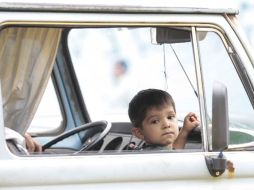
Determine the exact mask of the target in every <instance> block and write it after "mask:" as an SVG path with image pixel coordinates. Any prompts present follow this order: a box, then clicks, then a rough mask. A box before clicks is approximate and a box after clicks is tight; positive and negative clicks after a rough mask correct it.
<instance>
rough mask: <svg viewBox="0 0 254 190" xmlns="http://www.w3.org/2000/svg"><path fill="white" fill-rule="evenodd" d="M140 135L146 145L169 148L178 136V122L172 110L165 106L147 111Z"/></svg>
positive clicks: (170, 107) (169, 106)
mask: <svg viewBox="0 0 254 190" xmlns="http://www.w3.org/2000/svg"><path fill="white" fill-rule="evenodd" d="M140 134H141V138H143V139H144V140H145V142H146V143H147V144H154V145H162V146H168V147H169V148H171V147H172V144H173V142H174V141H175V139H176V137H177V136H178V122H177V118H176V113H175V111H174V108H173V107H172V106H171V105H168V104H166V105H163V106H160V107H152V108H151V109H149V110H147V113H146V117H145V119H144V120H143V122H142V128H141V129H140Z"/></svg>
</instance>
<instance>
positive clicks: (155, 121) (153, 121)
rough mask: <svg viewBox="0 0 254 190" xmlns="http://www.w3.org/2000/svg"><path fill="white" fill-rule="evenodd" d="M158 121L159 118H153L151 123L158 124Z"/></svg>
mask: <svg viewBox="0 0 254 190" xmlns="http://www.w3.org/2000/svg"><path fill="white" fill-rule="evenodd" d="M157 123H159V120H158V119H155V120H151V124H157Z"/></svg>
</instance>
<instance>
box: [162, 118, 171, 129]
mask: <svg viewBox="0 0 254 190" xmlns="http://www.w3.org/2000/svg"><path fill="white" fill-rule="evenodd" d="M163 127H164V128H168V127H171V122H170V121H169V120H168V119H164V120H163Z"/></svg>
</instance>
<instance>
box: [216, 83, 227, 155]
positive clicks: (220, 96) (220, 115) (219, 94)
mask: <svg viewBox="0 0 254 190" xmlns="http://www.w3.org/2000/svg"><path fill="white" fill-rule="evenodd" d="M228 129H229V120H228V96H227V88H226V87H225V86H224V85H223V84H222V83H219V82H215V83H214V85H213V97H212V149H213V151H223V150H225V149H227V147H228V144H229V131H228Z"/></svg>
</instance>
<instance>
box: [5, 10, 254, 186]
mask: <svg viewBox="0 0 254 190" xmlns="http://www.w3.org/2000/svg"><path fill="white" fill-rule="evenodd" d="M16 14H17V15H16V16H19V17H18V18H20V20H21V21H15V27H17V26H18V27H21V28H26V27H31V26H32V27H33V28H35V29H36V28H37V27H38V25H39V26H40V28H47V29H48V28H49V29H52V28H59V29H61V30H62V31H65V32H63V33H61V38H59V40H60V44H61V45H63V44H64V46H61V45H60V46H59V47H60V48H59V49H57V50H58V51H57V54H56V58H55V61H56V62H57V63H56V64H57V66H54V68H53V72H54V74H53V76H55V79H54V80H56V82H55V86H54V89H55V91H56V94H57V97H58V100H57V101H59V102H60V103H59V104H60V106H59V107H60V108H61V109H62V112H63V113H64V114H63V115H72V116H68V117H70V119H67V120H66V123H67V124H66V123H65V127H66V128H68V127H67V126H69V127H70V128H71V127H73V126H74V127H77V126H79V125H80V123H87V122H90V121H92V122H94V121H97V120H107V121H110V122H112V123H115V124H116V125H117V124H118V123H120V122H125V123H130V122H129V120H128V117H127V115H126V114H127V113H126V112H127V107H128V101H129V100H130V98H131V97H132V96H133V95H134V94H135V93H136V92H137V91H139V90H141V89H144V88H160V89H164V90H167V91H169V92H170V93H172V95H173V96H174V97H175V100H176V105H177V114H178V118H179V126H180V127H181V124H182V119H183V118H184V116H185V115H186V113H188V111H195V112H197V113H198V114H199V116H200V128H199V132H198V134H199V136H198V138H196V137H195V138H194V137H193V138H192V139H190V142H189V144H187V145H186V146H187V148H186V149H185V150H171V151H166V152H160V151H154V152H142V151H120V152H116V151H114V150H108V151H102V152H98V151H96V152H89V151H87V152H83V153H79V154H76V152H77V150H78V149H79V147H80V144H82V143H84V142H82V141H81V139H82V138H80V136H82V134H81V135H80V134H78V135H77V137H72V138H71V139H66V140H64V141H61V142H60V143H59V144H56V145H54V146H55V147H56V148H57V147H64V148H70V149H74V150H75V151H74V152H72V153H67V154H66V153H60V154H59V153H58V154H56V153H53V154H52V153H48V152H46V153H43V154H31V155H28V156H27V155H25V156H24V155H23V156H18V155H15V154H13V153H11V152H10V151H9V149H8V148H7V146H6V142H5V138H4V132H3V130H2V133H0V135H2V136H1V148H0V151H1V154H0V155H1V157H0V158H1V160H0V162H1V170H0V176H1V178H0V179H1V180H0V184H1V186H2V187H3V188H4V189H15V188H16V189H22V188H23V189H45V188H46V189H55V188H59V189H60V188H61V189H69V188H73V189H81V188H82V189H83V188H90V189H99V188H103V189H119V188H121V189H130V188H131V189H155V188H159V189H168V188H178V189H186V187H187V188H189V189H205V188H211V189H212V188H221V189H222V188H224V189H227V188H232V187H234V188H235V187H239V188H240V187H242V183H244V184H248V185H251V184H252V182H251V180H252V178H253V175H254V174H253V172H252V171H253V168H252V166H251V165H249V164H248V163H251V162H252V161H253V159H254V158H253V155H252V150H247V149H248V148H246V146H245V148H242V149H241V151H233V149H232V151H231V149H229V151H226V152H223V155H224V156H221V154H220V151H217V150H216V151H213V147H211V146H212V142H211V131H210V126H211V123H210V122H209V121H210V120H209V118H210V117H211V112H209V110H211V108H212V106H211V101H210V98H211V96H212V95H211V94H209V93H208V92H209V90H210V91H211V85H209V84H210V83H212V82H213V80H212V79H211V80H209V79H210V78H209V77H208V76H207V72H208V73H209V69H210V68H206V64H207V60H204V58H202V56H203V53H204V52H203V51H207V49H208V48H206V47H205V48H202V47H201V46H203V42H205V43H204V45H206V46H208V47H211V44H210V42H211V41H212V42H213V40H211V41H206V40H207V37H209V36H210V35H207V34H206V33H209V31H210V30H211V31H214V30H215V31H216V35H217V33H218V34H219V36H222V37H221V38H218V39H219V40H218V43H222V44H223V42H224V41H223V40H224V39H226V40H234V41H236V42H235V43H234V44H233V43H232V44H228V43H226V47H227V50H230V49H231V48H234V50H235V52H234V53H236V54H238V55H239V59H237V60H238V61H239V60H242V65H240V63H239V62H237V60H234V62H230V64H235V65H234V66H235V67H233V68H237V69H238V70H237V71H238V75H240V76H241V77H242V78H241V80H240V81H239V83H240V84H243V86H244V87H245V88H243V93H242V94H244V92H246V90H247V89H249V87H250V86H251V85H250V83H251V80H249V81H250V82H249V83H245V82H244V83H241V82H243V81H247V78H245V76H244V75H243V74H241V72H243V71H242V69H241V68H242V67H241V66H243V67H244V68H246V65H247V64H249V63H250V60H249V59H248V56H247V55H246V54H245V53H243V51H244V48H243V47H242V45H241V43H240V41H239V40H238V39H237V36H236V35H235V33H234V32H233V31H232V28H231V27H230V25H229V24H228V23H227V22H226V21H225V19H224V18H223V17H222V16H216V15H192V14H186V15H183V14H174V15H171V14H163V15H160V14H158V15H154V14H138V13H135V14H127V13H125V14H119V13H115V14H110V13H108V14H105V13H100V14H99V13H98V14H89V13H86V14H85V13H80V12H79V13H76V14H75V13H68V15H69V17H68V18H67V17H65V16H63V15H64V14H63V13H52V12H51V13H47V14H45V13H37V12H34V13H31V14H29V15H28V14H25V13H22V12H19V13H16ZM65 14H66V13H65ZM9 16H11V15H9ZM42 18H44V19H46V20H47V22H43V20H42ZM9 19H10V20H11V17H10V18H9ZM34 19H35V20H34ZM6 20H8V19H6ZM4 21H5V20H3V22H4ZM24 21H26V23H24ZM35 21H36V22H35ZM208 21H209V23H208ZM38 22H39V24H38ZM59 23H61V24H59ZM8 26H9V28H13V27H14V25H12V24H10V25H8ZM218 26H219V28H220V29H218ZM77 28H78V29H77ZM154 30H155V31H154ZM2 31H4V29H3V30H2ZM160 31H164V33H163V34H165V35H158V33H159V32H160ZM221 31H224V32H221ZM202 32H203V33H205V35H204V34H203V33H202ZM169 34H174V35H173V36H170V35H169ZM177 34H180V35H179V36H178V35H177ZM154 35H155V40H154V38H152V37H154ZM151 36H152V37H151ZM156 37H158V38H156ZM159 37H160V38H159ZM221 39H222V40H221ZM174 40H176V41H174ZM208 40H209V38H208ZM224 45H225V44H224ZM214 47H215V49H216V47H217V46H214ZM222 47H223V46H222ZM229 47H230V48H229ZM61 48H63V50H64V51H63V50H61ZM64 48H65V49H64ZM68 51H69V53H70V54H69V55H68ZM63 52H65V54H64V53H63ZM226 52H227V51H226ZM211 54H212V56H211ZM208 55H209V56H211V58H210V59H211V60H212V59H213V58H214V57H216V56H217V53H216V52H212V53H208ZM226 55H227V53H226ZM59 56H60V57H59ZM61 58H62V59H61ZM205 58H207V56H205ZM207 59H208V58H207ZM210 59H209V60H210ZM119 61H120V62H124V63H125V64H127V65H128V66H126V68H125V69H127V71H126V72H129V73H128V75H127V79H126V80H127V81H128V80H129V81H128V82H126V80H124V81H121V82H123V87H122V86H121V84H119V81H116V80H118V79H116V76H114V75H113V74H112V71H113V70H114V63H119ZM54 63H55V62H54ZM237 63H239V65H237ZM121 64H122V63H121ZM212 64H213V63H212ZM123 65H124V64H123ZM123 65H122V66H123ZM123 67H125V66H123ZM219 67H220V66H219ZM47 69H48V68H47ZM72 69H73V70H72ZM118 69H119V68H117V71H115V72H116V73H114V72H113V73H114V74H119V70H118ZM128 69H129V70H128ZM66 71H71V72H70V73H69V72H66ZM215 71H216V67H215ZM55 72H59V74H55ZM61 73H62V74H61ZM63 73H64V74H63ZM215 73H216V72H215ZM250 73H253V68H252V67H248V72H247V75H248V76H249V74H250ZM68 75H70V76H71V80H69V83H68V82H66V81H68V80H65V79H66V78H61V76H68ZM236 76H237V75H236ZM111 77H112V78H111ZM114 77H115V78H114ZM207 78H208V79H207ZM232 80H234V79H232ZM235 80H236V79H235ZM70 81H71V82H70ZM72 85H73V86H72ZM113 85H118V86H117V87H115V86H113ZM206 85H208V87H206ZM126 86H127V88H126ZM72 87H73V88H72ZM206 88H207V89H206ZM126 89H127V91H126ZM3 90H4V89H3ZM5 90H6V89H5ZM119 91H120V92H122V93H119ZM66 92H67V93H66ZM72 92H76V94H74V93H72ZM118 95H119V96H118ZM126 96H127V97H126ZM228 96H229V97H231V93H230V94H228ZM80 99H82V100H80ZM251 100H252V96H251V92H248V96H245V100H244V102H245V103H247V104H248V103H249V107H250V108H249V109H248V110H249V111H250V113H251V112H252V111H253V109H251V106H250V105H251V103H250V102H252V101H251ZM82 101H83V103H82ZM76 105H78V106H77V107H76ZM207 108H209V109H207ZM70 110H72V111H70ZM73 110H79V111H77V115H75V114H73V113H76V112H75V111H73ZM80 110H81V111H84V112H87V113H84V112H83V113H81V111H80ZM1 113H2V115H3V114H4V110H2V111H1ZM68 117H66V118H68ZM75 117H77V118H76V120H75V119H74V118H75ZM1 119H2V122H1V123H2V125H1V126H4V123H5V121H4V120H3V117H1ZM77 121H78V122H77ZM3 128H4V127H2V128H1V129H3ZM242 131H243V130H242ZM59 133H60V132H59ZM59 133H58V134H59ZM34 134H35V135H38V136H40V133H39V132H37V134H36V132H34ZM53 134H54V133H53V132H52V133H51V132H50V131H48V134H46V135H45V134H44V136H43V135H41V137H40V138H38V141H40V142H41V143H44V142H45V141H46V140H45V139H47V140H49V139H50V138H52V136H51V135H53ZM55 134H56V133H55ZM247 134H249V133H247V132H244V133H243V135H245V136H247ZM111 135H113V134H112V133H111ZM230 135H231V133H230ZM122 136H124V135H122ZM251 136H252V135H250V138H252V137H251ZM230 137H231V136H230ZM128 138H129V139H130V138H132V137H131V134H128V135H127V137H126V139H128ZM77 139H79V140H80V141H79V142H78V141H77ZM127 141H128V140H127ZM127 141H124V142H125V143H126V142H127ZM105 142H107V141H105ZM248 142H252V140H249V141H248ZM241 143H242V142H241ZM241 143H239V144H240V145H241ZM188 146H189V148H188ZM102 148H103V147H102ZM221 151H224V150H221ZM73 153H74V154H73ZM218 157H219V158H225V160H224V161H230V162H228V163H230V164H231V165H230V167H228V168H222V169H223V172H220V173H218V175H216V177H214V176H212V175H211V173H210V172H209V170H208V169H209V167H210V169H211V168H212V167H213V166H211V165H209V162H207V161H206V158H214V159H215V160H216V159H217V158H218ZM225 163H226V162H224V166H226V165H225ZM220 169H221V168H220ZM224 170H225V171H224ZM215 174H216V170H215ZM221 174H222V175H221ZM245 189H251V188H250V187H249V186H247V185H246V186H245Z"/></svg>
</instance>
